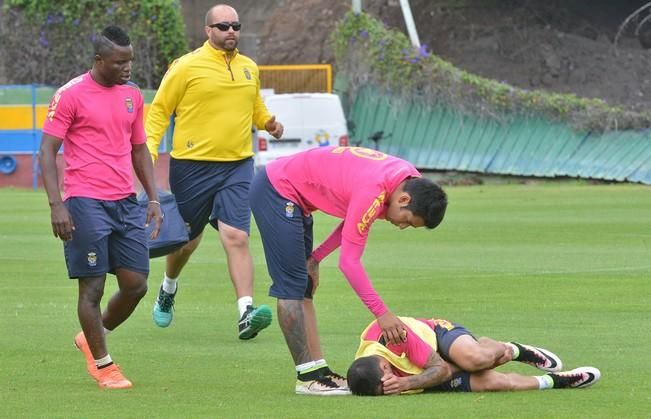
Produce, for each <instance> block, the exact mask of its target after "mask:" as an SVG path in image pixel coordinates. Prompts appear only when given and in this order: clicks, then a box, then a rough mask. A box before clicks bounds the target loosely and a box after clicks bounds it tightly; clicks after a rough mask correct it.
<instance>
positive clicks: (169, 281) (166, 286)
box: [163, 273, 179, 294]
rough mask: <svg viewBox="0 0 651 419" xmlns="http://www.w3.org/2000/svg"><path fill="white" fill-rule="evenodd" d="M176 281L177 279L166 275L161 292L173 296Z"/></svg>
mask: <svg viewBox="0 0 651 419" xmlns="http://www.w3.org/2000/svg"><path fill="white" fill-rule="evenodd" d="M178 279H179V278H178V277H176V278H170V277H169V276H167V273H166V274H165V277H164V278H163V291H165V292H166V293H168V294H174V293H175V292H176V281H177V280H178Z"/></svg>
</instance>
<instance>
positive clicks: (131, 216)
mask: <svg viewBox="0 0 651 419" xmlns="http://www.w3.org/2000/svg"><path fill="white" fill-rule="evenodd" d="M65 205H66V208H68V212H69V213H70V216H71V217H72V220H73V222H74V224H75V230H74V231H73V232H72V240H70V241H67V242H64V254H65V258H66V266H67V267H68V276H69V277H70V278H88V277H94V276H103V275H105V274H107V273H115V270H116V269H117V268H124V269H128V270H130V271H135V272H141V273H144V274H148V273H149V250H148V248H147V236H146V233H145V221H146V219H147V215H146V212H145V210H144V208H143V207H141V206H140V205H138V201H137V200H136V196H135V195H131V196H129V197H127V198H124V199H120V200H118V201H101V200H97V199H92V198H81V197H73V198H69V199H67V200H66V201H65Z"/></svg>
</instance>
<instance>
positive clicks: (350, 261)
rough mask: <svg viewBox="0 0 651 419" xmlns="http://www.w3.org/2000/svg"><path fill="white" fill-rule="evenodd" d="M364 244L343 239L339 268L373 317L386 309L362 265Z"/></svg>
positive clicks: (381, 313) (378, 315)
mask: <svg viewBox="0 0 651 419" xmlns="http://www.w3.org/2000/svg"><path fill="white" fill-rule="evenodd" d="M363 253H364V246H363V245H359V244H355V243H352V242H350V241H348V240H345V239H343V240H342V242H341V252H340V256H339V269H341V271H342V272H343V274H344V276H345V277H346V279H347V280H348V283H349V284H350V286H351V287H352V288H353V290H354V291H355V293H357V295H358V296H359V298H360V300H362V302H363V303H364V305H366V307H367V308H368V309H369V310H370V311H371V313H373V315H374V316H375V317H380V316H381V315H383V314H384V313H386V312H387V311H388V308H387V307H386V305H385V304H384V301H382V299H381V298H380V296H379V295H378V293H377V292H376V291H375V289H374V288H373V285H372V284H371V280H370V278H369V277H368V275H367V274H366V271H365V270H364V266H363V265H362V254H363Z"/></svg>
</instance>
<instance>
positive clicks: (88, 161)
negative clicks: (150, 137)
mask: <svg viewBox="0 0 651 419" xmlns="http://www.w3.org/2000/svg"><path fill="white" fill-rule="evenodd" d="M143 106H144V100H143V97H142V94H141V93H140V90H139V89H138V87H137V86H136V85H134V84H132V83H127V84H124V85H115V86H112V87H104V86H102V85H100V84H98V83H97V82H95V81H94V80H93V78H92V77H91V76H90V72H89V73H86V74H83V75H81V76H78V77H76V78H74V79H72V80H70V81H69V82H68V83H66V84H65V85H64V86H63V87H61V88H60V89H59V90H57V92H56V93H55V94H54V97H53V98H52V101H51V102H50V107H49V109H48V113H47V117H46V119H45V123H44V124H43V133H45V134H48V135H51V136H53V137H56V138H60V139H62V140H63V158H64V161H65V171H64V180H63V186H64V187H63V189H64V199H68V198H70V197H73V196H78V197H86V198H94V199H100V200H107V201H114V200H118V199H122V198H125V197H127V196H129V195H130V194H132V193H134V187H133V164H132V163H131V149H132V144H142V143H144V142H145V141H146V139H147V137H146V135H145V129H144V126H143Z"/></svg>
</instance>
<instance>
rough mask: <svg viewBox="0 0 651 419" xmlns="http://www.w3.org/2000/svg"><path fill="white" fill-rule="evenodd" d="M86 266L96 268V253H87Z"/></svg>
mask: <svg viewBox="0 0 651 419" xmlns="http://www.w3.org/2000/svg"><path fill="white" fill-rule="evenodd" d="M88 266H90V267H91V268H94V267H95V266H97V253H95V252H88Z"/></svg>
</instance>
